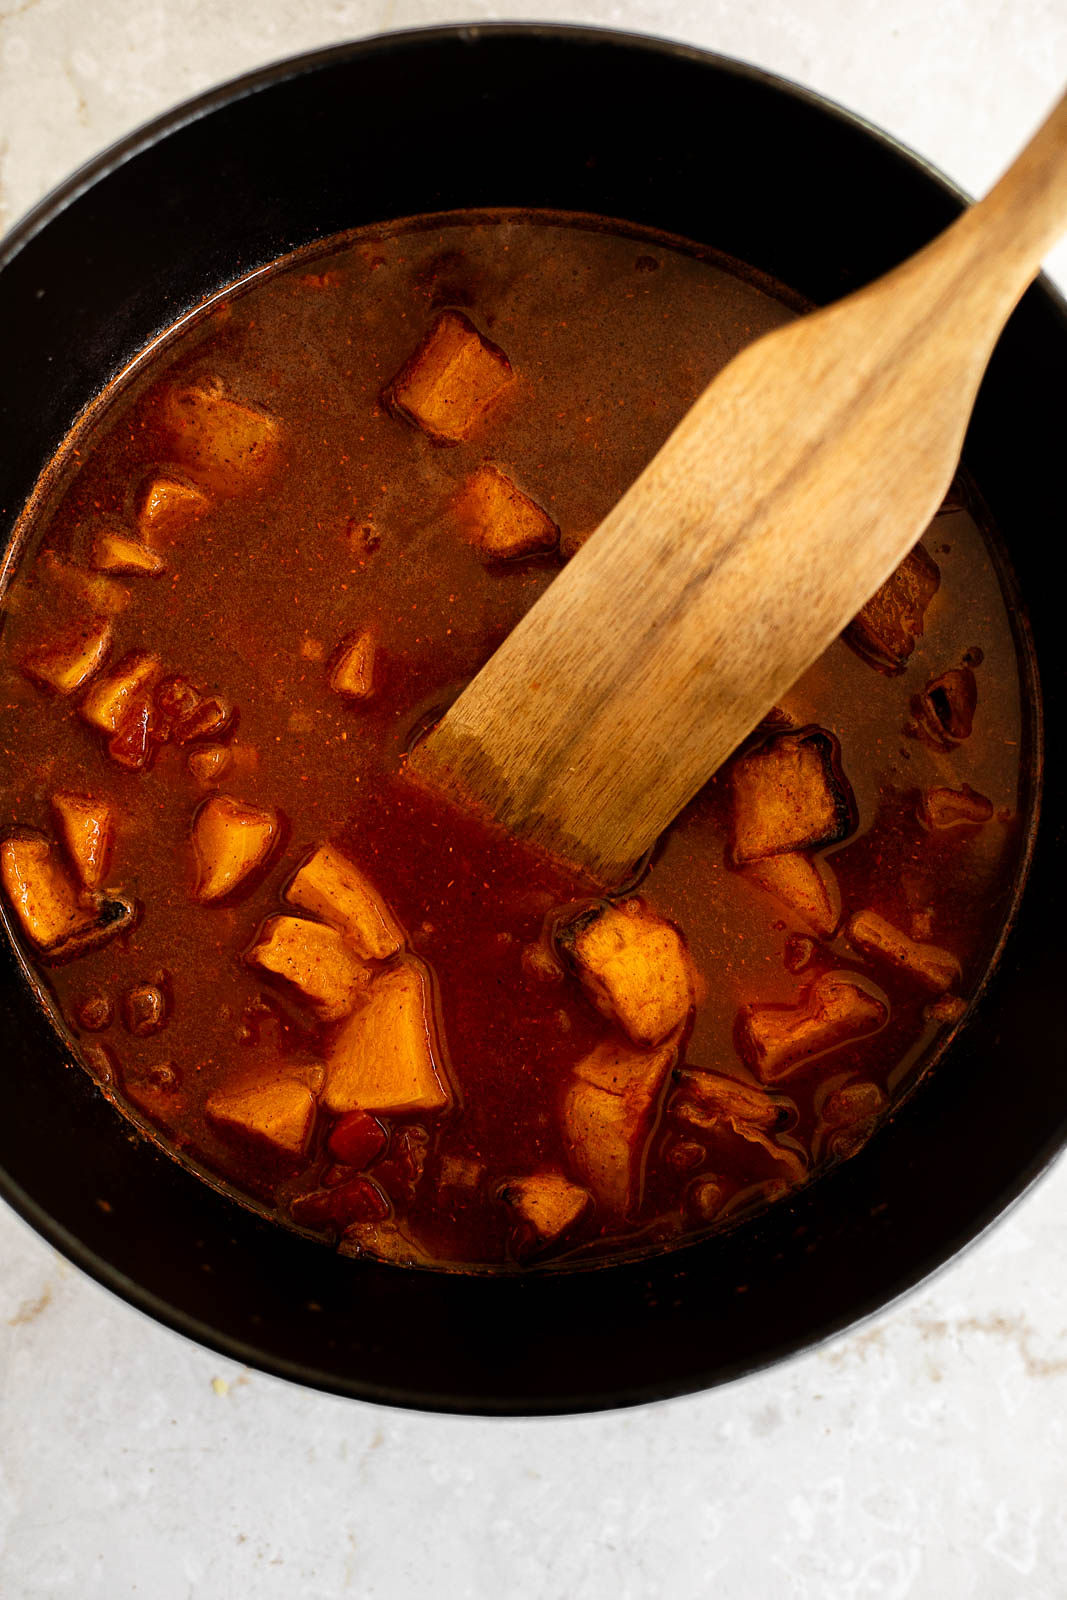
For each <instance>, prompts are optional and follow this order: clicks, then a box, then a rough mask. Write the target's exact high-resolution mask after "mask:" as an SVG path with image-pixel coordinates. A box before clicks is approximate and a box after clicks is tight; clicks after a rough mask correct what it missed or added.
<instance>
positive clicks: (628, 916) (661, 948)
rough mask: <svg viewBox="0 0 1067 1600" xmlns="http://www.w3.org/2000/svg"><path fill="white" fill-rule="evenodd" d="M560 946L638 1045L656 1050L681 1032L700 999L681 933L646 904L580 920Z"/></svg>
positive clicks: (593, 995)
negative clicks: (696, 1000)
mask: <svg viewBox="0 0 1067 1600" xmlns="http://www.w3.org/2000/svg"><path fill="white" fill-rule="evenodd" d="M559 943H560V945H561V946H562V948H563V949H564V950H565V951H566V953H567V954H568V955H569V957H570V959H571V960H572V962H573V963H574V965H575V967H576V968H577V970H578V976H579V978H580V980H581V984H582V987H583V988H584V989H585V991H586V993H587V994H588V996H589V998H590V999H591V1000H592V1002H593V1004H594V1005H595V1006H596V1007H597V1009H598V1010H599V1011H601V1012H603V1014H604V1016H606V1017H608V1018H609V1019H610V1020H611V1021H612V1022H614V1023H617V1024H618V1026H619V1027H620V1028H621V1029H622V1030H623V1032H624V1033H626V1034H628V1035H629V1037H630V1039H632V1040H633V1042H634V1044H637V1045H657V1044H660V1043H661V1042H662V1041H663V1040H664V1039H665V1038H666V1037H667V1036H668V1034H671V1033H673V1032H674V1031H675V1030H676V1029H677V1028H680V1027H681V1026H682V1024H683V1023H684V1022H685V1020H686V1018H687V1017H688V1016H689V1013H690V1011H691V1010H692V1007H693V1004H694V1001H695V998H696V972H695V970H694V967H693V963H692V961H691V960H690V957H689V953H688V951H687V950H686V948H685V941H684V940H683V939H682V936H681V934H680V933H679V932H678V930H677V928H675V927H672V925H671V924H670V923H669V922H665V921H664V920H663V918H662V917H659V916H657V915H656V914H655V912H653V911H651V910H649V908H648V907H647V906H646V905H645V904H644V902H643V901H641V900H624V901H621V902H620V903H619V904H618V905H611V906H604V907H602V908H600V909H599V910H597V911H594V912H592V913H590V914H588V915H586V916H584V917H580V918H579V919H578V920H577V921H576V922H573V923H571V924H570V925H569V927H566V928H564V929H563V930H562V932H561V933H560V935H559Z"/></svg>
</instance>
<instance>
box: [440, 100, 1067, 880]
mask: <svg viewBox="0 0 1067 1600" xmlns="http://www.w3.org/2000/svg"><path fill="white" fill-rule="evenodd" d="M1065 223H1067V98H1065V99H1064V100H1063V101H1061V102H1060V104H1059V105H1058V106H1057V107H1056V109H1055V111H1054V112H1053V113H1052V115H1051V117H1050V118H1049V119H1048V121H1047V122H1046V123H1045V124H1044V126H1043V127H1042V128H1041V129H1040V131H1039V132H1038V134H1037V135H1036V136H1035V138H1034V139H1033V141H1032V142H1031V143H1030V145H1028V146H1027V148H1026V150H1025V151H1024V152H1023V154H1022V155H1021V156H1020V157H1019V159H1018V160H1017V161H1016V162H1015V163H1014V165H1013V166H1012V167H1011V169H1010V170H1009V171H1008V172H1007V173H1006V175H1005V176H1004V177H1003V178H1002V179H1001V181H1000V182H999V183H998V184H997V185H996V187H995V188H994V189H993V190H992V191H991V193H990V194H989V196H988V197H987V198H986V199H985V200H984V201H983V202H982V203H981V204H980V205H978V206H975V207H973V208H972V209H971V210H970V211H969V212H966V213H965V214H964V215H963V216H962V217H961V218H960V219H959V220H958V221H957V222H956V223H954V224H953V226H952V227H950V228H949V229H948V230H947V231H946V232H945V233H944V234H942V235H941V236H940V237H939V238H937V239H935V240H934V241H933V242H932V243H931V244H930V245H928V246H927V247H926V248H925V249H924V250H921V251H920V252H919V253H918V255H916V256H914V257H912V258H911V259H910V260H909V261H906V262H904V263H903V265H902V266H900V267H898V268H896V269H895V271H893V272H891V273H889V274H888V275H887V276H886V277H885V278H882V279H879V280H878V281H877V282H875V283H873V284H871V285H870V286H869V287H867V288H865V289H862V290H860V291H859V292H858V293H856V294H854V295H852V296H850V297H849V298H848V299H847V300H844V301H842V302H841V303H840V304H838V305H834V306H830V307H827V308H826V309H824V310H822V311H818V312H815V313H813V314H812V315H811V316H809V317H804V318H801V319H799V320H798V321H796V322H793V323H790V324H788V325H787V326H785V327H783V328H780V329H778V330H777V331H776V332H774V333H771V334H768V335H766V336H765V337H764V338H762V339H760V340H758V341H757V342H756V343H755V344H753V345H750V346H749V347H748V348H747V349H745V350H743V351H742V352H741V353H740V355H738V356H737V357H735V358H734V360H733V361H732V362H730V364H729V365H728V366H727V367H726V368H725V369H724V371H723V372H721V373H720V374H719V376H718V377H717V378H716V379H715V380H714V382H713V383H712V384H711V385H710V386H709V387H708V388H707V389H706V390H705V392H704V393H703V394H702V395H701V397H700V398H699V399H698V400H697V402H696V404H695V405H694V406H693V407H692V409H691V410H690V411H689V412H688V413H687V415H686V416H685V417H683V419H682V421H681V422H680V423H679V424H678V426H677V428H676V429H675V431H674V433H673V434H672V435H671V437H670V438H669V439H668V441H667V443H666V444H665V445H664V446H663V448H662V450H660V452H659V454H658V455H657V456H656V457H655V458H654V460H653V461H652V462H650V463H649V465H648V467H646V468H645V470H644V472H643V473H642V474H641V476H640V477H639V478H638V479H637V481H636V482H635V483H634V484H633V486H632V487H631V488H630V489H629V490H628V491H627V493H626V494H625V495H624V496H623V498H622V500H620V501H619V503H618V505H617V506H615V507H614V509H613V510H612V511H611V512H610V513H609V514H608V516H607V517H606V518H605V520H604V522H603V523H602V524H601V526H600V527H599V529H598V530H597V532H596V533H595V534H594V535H593V537H592V538H591V539H589V540H588V541H587V542H586V544H585V545H584V546H583V547H582V549H581V550H580V551H579V552H578V554H577V555H576V556H575V557H574V558H573V559H572V560H571V561H570V562H569V563H568V565H567V566H566V567H565V568H564V570H563V571H562V572H561V573H560V575H559V576H558V577H557V578H556V580H555V582H554V583H553V584H552V585H551V586H550V587H549V589H548V590H547V591H546V593H545V594H544V595H542V597H541V599H540V600H539V601H538V602H537V604H536V605H534V606H533V607H532V608H531V610H530V611H529V612H528V613H527V614H526V616H525V617H524V618H523V619H522V621H521V622H520V623H519V624H518V626H517V627H516V628H515V629H514V630H513V632H512V633H511V634H510V635H509V636H508V638H507V639H506V640H505V641H504V643H503V644H502V645H501V647H500V649H499V650H498V651H497V652H496V654H495V655H494V656H493V657H492V659H491V660H490V661H489V662H488V663H487V665H486V666H485V667H483V668H482V670H481V672H480V673H479V674H478V676H477V677H476V678H475V679H474V681H473V682H472V683H471V684H470V685H469V686H468V687H467V689H466V690H465V691H464V693H463V694H462V695H461V696H460V697H459V699H458V700H457V701H456V703H455V705H454V706H452V708H451V709H450V710H449V711H448V713H447V714H446V715H445V717H444V718H443V719H442V721H441V722H440V723H439V724H438V726H437V727H436V728H435V729H434V730H433V731H432V732H431V733H430V735H429V737H428V738H427V739H426V740H425V741H424V742H423V743H422V744H421V745H419V746H417V747H416V750H415V752H414V754H413V758H412V764H413V767H414V769H415V770H416V771H417V772H421V773H422V774H424V775H425V777H426V778H427V779H429V780H430V781H432V782H434V783H436V784H437V785H438V786H439V787H442V788H444V789H445V790H446V791H449V790H450V791H451V792H452V793H453V795H454V797H455V798H456V799H457V800H459V801H460V803H465V804H469V805H474V806H475V807H476V808H478V809H480V810H482V811H483V812H488V813H489V814H490V815H491V816H493V817H495V818H496V819H497V820H498V821H500V822H502V823H503V824H504V825H505V826H506V827H509V828H511V829H512V830H513V831H514V832H517V833H519V834H522V835H525V836H527V837H530V838H532V839H534V840H536V841H537V842H539V843H540V844H542V845H543V846H545V847H546V848H547V849H548V850H550V851H552V852H554V853H555V854H557V855H561V856H564V857H567V858H568V859H570V860H572V861H575V862H577V863H580V864H581V865H583V866H584V867H586V868H587V869H588V870H590V871H591V872H592V873H593V874H594V875H595V876H597V877H599V878H600V879H601V881H603V882H605V883H609V884H610V883H612V882H618V881H620V880H621V879H622V878H623V877H625V875H626V873H627V870H628V869H629V868H630V867H632V865H633V863H634V862H635V861H636V860H637V859H638V857H640V855H641V854H642V853H643V852H644V851H645V850H646V849H647V848H648V847H649V846H650V845H651V844H653V843H654V842H655V840H656V838H657V837H658V836H659V834H660V833H661V832H662V831H663V829H664V828H665V827H666V826H667V824H668V823H669V822H670V821H671V820H672V819H673V817H674V816H676V815H677V813H678V811H679V810H680V809H681V808H682V806H683V805H685V803H686V802H687V801H688V800H689V799H691V798H692V796H693V795H694V794H695V793H696V792H697V790H698V789H699V788H700V787H701V786H702V785H703V784H704V783H705V782H706V781H707V779H708V778H709V777H710V776H711V774H712V773H713V772H714V771H715V769H716V767H718V766H719V765H720V763H721V762H722V761H724V760H725V759H726V757H727V756H728V755H729V754H730V753H731V751H732V750H734V749H735V748H736V746H737V744H738V743H739V742H740V741H741V740H742V739H743V738H744V737H745V735H746V734H748V733H749V732H750V731H751V729H752V728H753V727H755V726H756V725H757V723H758V722H759V721H760V720H761V718H762V717H764V716H765V715H766V713H767V711H768V710H769V709H770V707H771V706H772V705H773V704H774V703H775V701H776V700H777V699H778V698H779V697H780V696H781V695H782V694H784V693H785V692H786V691H787V690H788V689H789V687H790V686H791V685H792V684H793V683H795V682H796V680H797V678H798V677H799V676H800V674H801V673H802V672H803V671H804V670H805V669H806V668H807V667H808V666H809V665H810V664H811V663H812V662H813V661H815V660H816V659H817V658H818V656H819V655H821V653H822V651H823V650H824V649H826V647H827V646H828V645H829V644H830V643H831V642H832V640H833V639H834V638H835V637H836V635H837V634H839V633H840V632H841V630H842V629H843V628H844V627H845V626H846V625H847V624H848V623H849V621H850V620H851V619H852V617H853V616H854V615H855V614H856V612H857V611H858V610H859V609H860V607H861V606H862V605H863V604H864V603H865V601H866V600H868V599H869V598H870V596H871V595H872V594H873V593H874V591H875V590H876V589H877V588H878V586H879V585H880V584H881V583H882V582H884V580H885V579H886V578H887V577H888V576H889V574H890V573H891V572H892V570H893V569H894V567H895V566H896V565H897V564H898V563H899V562H900V561H901V560H902V559H903V558H904V556H905V555H906V554H907V552H908V550H909V549H910V548H911V547H912V545H913V544H914V543H915V541H916V540H917V539H918V538H919V536H920V535H921V533H922V532H923V530H924V529H925V527H926V526H927V525H928V523H929V521H930V518H931V517H932V515H933V514H934V512H935V510H936V508H937V505H938V504H939V502H940V501H941V499H942V498H943V495H944V491H945V489H946V488H947V486H948V483H949V481H950V480H951V477H952V474H953V472H954V470H955V467H956V463H957V461H958V459H959V452H960V449H961V446H962V442H963V436H964V433H965V430H966V426H967V420H968V418H969V415H970V411H971V407H972V405H973V403H974V396H975V393H976V392H977V388H978V384H979V382H980V381H981V377H982V373H983V371H984V369H985V365H986V362H987V361H988V358H989V354H990V352H991V350H992V347H993V344H994V342H995V340H996V338H997V335H998V334H999V332H1000V329H1001V327H1002V326H1003V324H1004V322H1005V320H1006V319H1007V317H1008V315H1009V314H1010V312H1011V309H1012V307H1013V305H1014V304H1015V302H1016V301H1017V299H1018V298H1019V296H1020V295H1021V294H1022V292H1023V290H1024V288H1025V287H1026V284H1027V283H1028V282H1029V280H1030V278H1031V277H1032V276H1033V275H1034V273H1035V271H1036V270H1037V267H1038V265H1039V263H1040V259H1041V256H1042V254H1043V253H1044V251H1045V250H1046V249H1047V248H1048V246H1049V244H1050V243H1051V242H1052V241H1053V240H1054V239H1055V237H1056V236H1057V234H1058V233H1059V231H1060V230H1061V229H1062V228H1063V227H1064V224H1065Z"/></svg>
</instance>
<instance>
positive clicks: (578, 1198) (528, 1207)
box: [500, 1172, 590, 1240]
mask: <svg viewBox="0 0 1067 1600" xmlns="http://www.w3.org/2000/svg"><path fill="white" fill-rule="evenodd" d="M500 1198H501V1199H502V1200H503V1201H505V1203H506V1204H507V1205H509V1206H511V1208H512V1209H513V1210H514V1211H516V1212H517V1213H518V1214H519V1216H520V1217H521V1218H522V1220H523V1221H524V1222H528V1223H529V1224H530V1226H531V1228H533V1230H534V1232H535V1233H536V1234H537V1235H538V1237H539V1238H540V1239H543V1240H550V1239H558V1238H559V1236H560V1234H561V1233H565V1232H566V1230H567V1229H568V1228H569V1227H570V1225H571V1223H572V1222H576V1221H577V1220H578V1218H579V1217H580V1216H581V1214H582V1212H583V1211H584V1210H585V1209H586V1207H587V1206H588V1205H589V1198H590V1197H589V1191H588V1190H587V1189H583V1188H581V1187H580V1186H579V1185H578V1184H577V1183H572V1182H571V1180H570V1179H569V1178H565V1177H563V1176H562V1174H561V1173H558V1172H535V1173H532V1174H531V1175H530V1177H528V1178H512V1179H510V1181H509V1182H508V1183H506V1184H505V1185H504V1187H503V1188H502V1189H501V1191H500Z"/></svg>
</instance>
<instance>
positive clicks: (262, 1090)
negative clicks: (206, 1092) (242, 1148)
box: [205, 1077, 315, 1157]
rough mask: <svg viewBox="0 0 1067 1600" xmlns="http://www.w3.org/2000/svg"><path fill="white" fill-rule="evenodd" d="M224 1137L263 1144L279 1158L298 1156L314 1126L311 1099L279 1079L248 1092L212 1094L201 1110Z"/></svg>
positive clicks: (294, 1084) (296, 1086)
mask: <svg viewBox="0 0 1067 1600" xmlns="http://www.w3.org/2000/svg"><path fill="white" fill-rule="evenodd" d="M205 1110H206V1112H207V1115H208V1117H209V1118H210V1120H211V1121H212V1122H213V1123H214V1124H215V1126H216V1127H217V1128H220V1129H222V1130H223V1131H224V1132H226V1133H230V1134H238V1135H240V1136H242V1137H243V1138H246V1139H250V1140H252V1141H254V1142H255V1143H257V1144H267V1145H270V1146H271V1148H272V1149H273V1150H274V1151H275V1153H276V1154H278V1155H281V1156H290V1157H297V1156H302V1155H303V1154H304V1152H305V1151H306V1149H307V1147H308V1142H309V1140H310V1138H311V1130H312V1127H313V1126H314V1122H315V1096H314V1095H313V1094H312V1093H311V1090H310V1089H309V1088H308V1087H307V1085H306V1084H304V1083H301V1082H299V1081H298V1080H297V1079H295V1078H285V1077H279V1078H276V1079H274V1080H272V1081H271V1082H269V1083H264V1084H257V1085H255V1086H254V1087H252V1088H248V1089H233V1090H225V1089H219V1090H216V1091H215V1093H214V1094H212V1095H210V1096H209V1097H208V1101H207V1104H206V1106H205Z"/></svg>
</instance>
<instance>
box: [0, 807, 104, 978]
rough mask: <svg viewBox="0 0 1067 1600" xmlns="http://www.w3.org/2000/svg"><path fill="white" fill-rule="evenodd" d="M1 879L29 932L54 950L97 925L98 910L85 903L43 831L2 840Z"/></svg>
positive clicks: (38, 943) (40, 946)
mask: <svg viewBox="0 0 1067 1600" xmlns="http://www.w3.org/2000/svg"><path fill="white" fill-rule="evenodd" d="M0 878H2V881H3V885H4V893H5V894H6V896H7V899H8V903H9V904H10V906H11V908H12V910H13V911H14V912H15V913H16V915H17V916H18V919H19V922H20V923H21V924H22V929H23V932H24V933H25V935H26V937H27V939H29V940H30V941H31V943H33V944H35V945H36V946H37V948H38V950H42V951H51V950H55V949H57V948H58V947H59V946H60V945H62V944H65V943H66V941H67V940H68V939H71V938H72V937H73V936H74V935H76V934H78V933H82V932H84V931H86V930H87V929H89V928H91V927H92V926H93V924H94V923H95V922H96V920H97V914H96V912H95V910H93V909H92V908H91V907H87V906H83V905H82V904H81V903H80V901H79V898H78V889H77V885H76V884H75V882H74V880H73V879H72V878H71V876H70V874H69V873H68V872H67V870H66V868H65V867H64V866H63V863H62V862H61V861H60V859H59V856H58V852H57V851H56V850H55V847H54V846H53V845H52V844H50V843H49V841H48V840H47V839H45V838H43V837H42V836H41V835H40V834H24V835H18V834H14V835H11V836H10V837H9V838H7V839H5V840H4V841H3V843H2V844H0Z"/></svg>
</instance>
